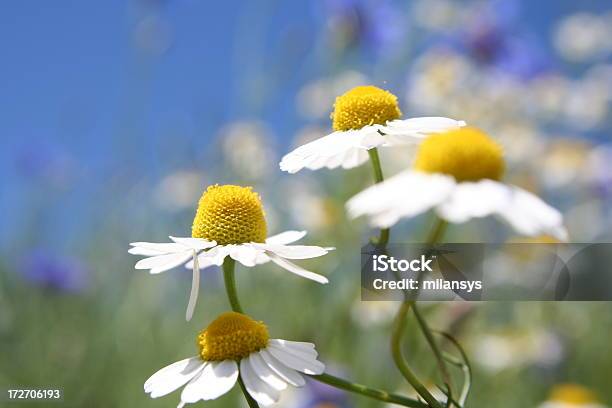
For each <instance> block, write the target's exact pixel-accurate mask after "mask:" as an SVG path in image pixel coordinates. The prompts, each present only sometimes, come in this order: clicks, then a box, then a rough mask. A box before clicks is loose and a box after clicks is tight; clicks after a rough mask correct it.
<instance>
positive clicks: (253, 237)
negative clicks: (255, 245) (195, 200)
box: [191, 185, 267, 245]
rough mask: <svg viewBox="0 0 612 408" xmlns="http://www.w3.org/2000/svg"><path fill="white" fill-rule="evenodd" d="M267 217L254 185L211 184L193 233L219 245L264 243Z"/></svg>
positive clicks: (201, 205) (205, 193)
mask: <svg viewBox="0 0 612 408" xmlns="http://www.w3.org/2000/svg"><path fill="white" fill-rule="evenodd" d="M266 234H267V231H266V218H265V214H264V211H263V207H262V205H261V199H260V198H259V195H258V194H257V193H255V192H253V191H252V190H251V187H240V186H232V185H226V186H219V185H214V186H210V187H208V189H206V191H205V192H204V194H202V198H200V203H199V205H198V210H197V212H196V215H195V218H194V220H193V227H192V228H191V235H192V236H193V237H194V238H204V239H207V240H210V241H216V242H217V244H219V245H228V244H243V243H245V242H264V241H265V240H266Z"/></svg>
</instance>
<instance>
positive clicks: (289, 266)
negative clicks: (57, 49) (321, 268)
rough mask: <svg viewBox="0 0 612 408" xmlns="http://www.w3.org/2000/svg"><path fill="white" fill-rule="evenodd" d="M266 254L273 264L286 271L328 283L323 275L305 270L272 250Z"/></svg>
mask: <svg viewBox="0 0 612 408" xmlns="http://www.w3.org/2000/svg"><path fill="white" fill-rule="evenodd" d="M267 254H268V256H269V257H270V260H271V261H272V262H274V263H275V264H277V265H278V266H280V267H281V268H283V269H285V270H287V271H289V272H291V273H294V274H296V275H298V276H301V277H303V278H306V279H310V280H313V281H315V282H319V283H328V282H329V280H328V279H327V278H326V277H325V276H322V275H319V274H316V273H314V272H310V271H307V270H306V269H304V268H302V267H299V266H297V265H296V264H294V263H292V262H289V261H288V260H286V259H284V258H281V257H280V256H278V255H276V254H274V253H272V252H268V253H267Z"/></svg>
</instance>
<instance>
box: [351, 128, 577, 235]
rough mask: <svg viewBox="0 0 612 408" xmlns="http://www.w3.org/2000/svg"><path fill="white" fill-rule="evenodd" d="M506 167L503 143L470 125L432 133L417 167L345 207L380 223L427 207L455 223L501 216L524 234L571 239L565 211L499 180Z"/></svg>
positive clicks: (392, 221)
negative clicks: (565, 221)
mask: <svg viewBox="0 0 612 408" xmlns="http://www.w3.org/2000/svg"><path fill="white" fill-rule="evenodd" d="M504 169H505V162H504V159H503V151H502V148H501V146H500V145H499V144H497V143H496V142H495V141H493V140H492V139H491V138H490V137H489V136H488V135H487V134H485V133H483V132H482V131H480V130H478V129H475V128H470V127H465V128H461V129H456V130H451V131H448V132H445V133H441V134H437V135H432V136H430V137H428V138H427V139H426V140H425V141H423V142H422V143H421V145H420V146H419V149H418V152H417V156H416V160H415V163H414V169H412V170H407V171H404V172H402V173H400V174H398V175H396V176H394V177H392V178H390V179H388V180H386V181H384V182H383V183H380V184H377V185H375V186H372V187H370V188H368V189H366V190H364V191H362V192H361V193H359V194H357V195H356V196H355V197H353V198H351V199H350V200H349V201H348V203H347V210H348V212H349V214H350V216H351V217H353V218H356V217H359V216H362V215H367V216H369V219H370V222H371V224H372V225H373V226H376V227H381V228H388V227H390V226H391V225H393V224H395V223H396V222H397V221H398V220H399V219H400V218H410V217H414V216H416V215H419V214H421V213H424V212H426V211H428V210H429V209H433V210H435V212H436V213H437V214H438V215H439V216H440V217H441V218H442V219H445V220H447V221H449V222H452V223H462V222H466V221H468V220H470V219H472V218H480V217H486V216H489V215H497V216H498V217H500V218H501V219H502V220H504V221H506V222H507V223H508V224H510V226H512V227H513V228H514V229H515V230H516V231H517V232H518V233H520V234H522V235H527V236H537V235H542V234H547V235H551V236H553V237H555V238H557V239H559V240H562V241H565V240H567V231H566V229H565V227H564V226H563V216H562V215H561V213H559V211H557V210H556V209H554V208H552V207H551V206H549V205H548V204H546V203H544V202H543V201H542V200H541V199H539V198H538V197H537V196H535V195H533V194H532V193H530V192H528V191H525V190H523V189H521V188H519V187H516V186H512V185H507V184H503V183H501V182H500V181H499V180H501V178H502V176H503V173H504Z"/></svg>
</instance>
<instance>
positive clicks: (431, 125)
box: [381, 117, 465, 146]
mask: <svg viewBox="0 0 612 408" xmlns="http://www.w3.org/2000/svg"><path fill="white" fill-rule="evenodd" d="M462 126H465V122H464V121H462V120H454V119H449V118H444V117H423V118H411V119H404V120H401V119H398V120H393V121H391V122H387V125H386V126H384V127H383V128H382V129H381V131H382V132H383V133H384V134H385V139H386V142H385V144H384V146H397V145H406V144H414V143H418V142H420V141H421V140H422V139H424V138H425V137H427V136H428V135H430V134H432V133H441V132H445V131H448V130H451V129H457V128H459V127H462Z"/></svg>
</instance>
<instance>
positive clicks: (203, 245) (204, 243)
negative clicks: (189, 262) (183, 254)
mask: <svg viewBox="0 0 612 408" xmlns="http://www.w3.org/2000/svg"><path fill="white" fill-rule="evenodd" d="M170 239H171V240H173V241H174V242H176V243H177V244H181V245H184V246H186V247H188V248H190V249H196V250H201V249H208V248H212V247H214V246H215V245H217V243H216V242H215V241H208V240H205V239H202V238H191V237H187V238H179V237H173V236H171V237H170Z"/></svg>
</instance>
